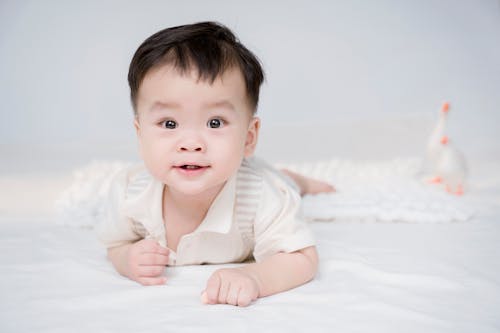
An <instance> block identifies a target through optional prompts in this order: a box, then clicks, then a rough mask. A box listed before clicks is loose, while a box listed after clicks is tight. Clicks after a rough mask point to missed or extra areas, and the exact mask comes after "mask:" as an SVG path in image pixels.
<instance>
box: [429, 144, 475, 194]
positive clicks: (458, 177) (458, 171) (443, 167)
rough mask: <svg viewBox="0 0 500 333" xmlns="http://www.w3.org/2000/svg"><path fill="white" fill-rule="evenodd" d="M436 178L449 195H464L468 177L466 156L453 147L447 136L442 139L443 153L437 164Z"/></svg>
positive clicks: (440, 153)
mask: <svg viewBox="0 0 500 333" xmlns="http://www.w3.org/2000/svg"><path fill="white" fill-rule="evenodd" d="M435 176H436V178H437V179H438V180H439V182H441V183H442V184H444V186H445V187H446V191H447V192H448V193H452V194H456V195H462V194H463V193H464V183H465V178H466V176H467V164H466V162H465V157H464V155H463V154H462V153H461V152H460V151H459V150H458V149H457V148H456V147H455V146H453V145H452V144H451V143H450V141H449V139H448V137H447V136H446V135H445V136H443V137H442V138H441V151H440V152H439V155H438V158H437V160H436V164H435Z"/></svg>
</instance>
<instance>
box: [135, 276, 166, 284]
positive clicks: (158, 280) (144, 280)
mask: <svg viewBox="0 0 500 333" xmlns="http://www.w3.org/2000/svg"><path fill="white" fill-rule="evenodd" d="M137 281H138V282H139V283H140V284H142V285H143V286H157V285H162V284H165V283H166V282H167V278H166V277H164V276H160V277H140V278H139V279H138V280H137Z"/></svg>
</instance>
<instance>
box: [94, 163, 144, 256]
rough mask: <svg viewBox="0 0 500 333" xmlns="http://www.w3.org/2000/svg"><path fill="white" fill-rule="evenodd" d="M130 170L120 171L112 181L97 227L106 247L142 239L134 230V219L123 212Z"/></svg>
mask: <svg viewBox="0 0 500 333" xmlns="http://www.w3.org/2000/svg"><path fill="white" fill-rule="evenodd" d="M128 171H129V170H127V169H126V170H122V171H120V172H118V173H117V174H116V175H115V176H114V177H113V179H112V181H111V183H110V188H109V193H108V196H107V201H106V203H105V205H104V207H105V211H104V214H103V219H102V220H101V221H100V223H99V225H98V227H97V236H98V238H99V240H100V241H101V242H102V243H103V244H104V245H105V246H106V248H111V247H116V246H121V245H124V244H127V243H131V242H134V241H136V240H138V239H140V238H141V237H140V235H139V234H137V233H136V232H135V231H134V228H133V224H132V220H131V219H130V218H128V217H127V216H125V215H124V214H123V209H122V207H123V204H124V202H125V195H126V190H127V186H128V178H129V177H128Z"/></svg>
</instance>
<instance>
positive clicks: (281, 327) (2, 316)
mask: <svg viewBox="0 0 500 333" xmlns="http://www.w3.org/2000/svg"><path fill="white" fill-rule="evenodd" d="M387 163H388V164H387ZM391 163H393V162H377V163H373V164H365V167H374V166H377V167H376V168H377V169H379V170H380V169H382V165H389V164H391ZM398 163H399V162H398ZM401 163H403V162H401ZM409 163H410V162H409ZM370 165H371V166H370ZM291 167H293V166H292V165H291ZM340 169H341V168H339V170H340ZM349 169H352V165H351V166H350V167H349ZM486 169H487V170H489V172H484V173H482V174H481V178H475V179H473V180H472V181H471V184H470V187H469V192H467V193H466V194H465V196H464V197H463V198H456V197H451V196H448V197H446V196H444V194H443V198H445V199H443V200H447V198H450V200H451V201H450V205H453V209H459V210H460V211H461V209H462V206H461V204H460V203H464V205H465V206H467V210H469V209H472V210H473V211H474V212H473V214H472V215H469V216H468V217H467V218H463V219H456V220H454V222H451V223H365V222H363V221H364V220H362V219H360V220H357V219H356V218H355V217H354V216H353V215H350V216H348V218H345V219H344V218H341V217H337V216H336V217H335V219H334V220H333V222H328V223H324V222H311V227H312V229H313V231H314V232H315V234H316V235H317V240H318V251H319V254H320V269H319V274H318V276H317V277H316V278H315V279H314V280H313V281H312V282H310V283H308V284H305V285H303V286H301V287H298V288H295V289H293V290H290V291H287V292H284V293H281V294H278V295H273V296H270V297H266V298H262V299H259V300H257V301H256V302H255V303H253V304H252V305H251V306H250V307H248V308H238V307H233V306H229V305H203V304H202V303H201V301H200V292H201V291H202V290H203V289H204V287H205V284H206V281H207V279H208V277H209V276H210V274H211V273H212V272H213V271H214V270H215V269H217V268H219V267H221V265H203V266H186V267H170V268H168V269H167V272H166V276H167V278H168V282H167V284H166V285H164V286H156V287H142V286H140V285H138V284H136V283H135V282H132V281H130V280H128V279H126V278H124V277H122V276H120V275H119V274H117V273H116V272H115V271H114V269H113V267H112V266H111V264H110V263H109V262H108V261H107V259H106V257H105V251H104V249H103V248H102V246H101V244H99V243H98V241H97V240H96V237H95V234H94V231H93V230H92V229H90V228H81V227H80V226H76V225H73V224H72V223H71V221H66V223H64V225H60V224H59V225H58V224H56V223H55V222H56V214H55V212H53V211H52V212H51V213H49V212H46V213H45V214H43V217H42V215H40V214H37V212H36V211H33V209H34V208H33V207H36V205H25V206H24V211H22V212H20V211H18V212H17V214H8V213H9V212H11V213H12V212H14V210H11V211H9V209H8V208H9V207H5V206H0V228H1V232H0V263H1V265H0V282H1V283H0V295H1V298H0V332H199V331H205V332H240V331H242V332H304V331H311V332H326V331H328V332H453V333H457V332H499V331H500V311H499V309H500V265H498V263H499V262H500V251H499V244H500V224H499V223H498V222H499V221H500V181H499V177H498V176H496V174H497V171H496V170H499V169H500V164H499V163H496V164H494V165H491V166H490V167H488V168H486ZM486 169H485V170H486ZM475 170H478V169H477V168H476V169H475ZM392 175H393V174H392ZM50 177H51V181H50V182H49V181H48V180H47V177H46V176H44V175H39V176H38V178H37V177H35V176H31V177H30V178H29V179H28V180H27V181H26V187H23V186H21V185H22V184H23V181H25V179H24V178H22V179H21V178H20V179H16V178H15V176H12V175H9V176H8V177H7V178H8V180H6V179H7V178H6V177H3V178H2V177H0V185H5V184H11V185H12V184H16V185H17V186H16V187H14V186H13V187H10V188H9V190H8V191H4V192H3V193H2V198H3V199H4V200H3V202H8V199H9V198H16V197H18V198H23V199H25V201H24V202H25V203H26V202H27V200H26V199H28V198H29V196H30V193H32V192H30V191H28V190H27V189H36V191H37V192H36V193H37V196H38V197H40V200H42V199H43V198H42V197H41V195H42V194H46V197H47V198H52V197H55V194H54V188H53V187H50V186H41V185H46V184H48V183H57V179H56V178H57V176H53V175H52V176H50ZM61 177H63V175H61ZM64 179H66V180H65V182H66V184H65V186H62V183H61V184H59V185H58V188H64V187H68V186H69V185H70V183H69V180H70V179H69V178H67V177H66V176H64ZM347 179H348V177H345V183H342V182H341V178H337V179H336V180H335V181H334V184H335V185H337V187H338V189H339V191H338V193H337V194H335V195H333V196H332V197H331V198H330V199H332V200H333V198H336V199H337V200H338V201H337V202H336V204H337V205H338V206H342V205H345V203H346V200H347V198H345V199H342V197H341V196H342V195H343V194H342V193H346V194H345V195H347V193H348V192H349V188H348V187H347V184H348V182H347ZM342 181H343V180H342ZM365 184H367V183H365ZM28 185H29V186H28ZM360 186H361V184H360ZM370 186H371V185H370ZM374 186H375V185H374ZM2 188H5V187H2ZM425 188H427V187H425ZM422 191H424V189H422ZM429 191H431V192H432V191H435V192H432V193H435V194H436V196H441V192H440V191H437V189H433V188H430V190H429ZM354 193H355V192H353V194H352V196H353V197H356V198H360V197H361V195H362V194H361V193H360V194H356V195H355V194H354ZM408 193H413V192H408ZM429 193H430V192H429ZM365 194H366V193H365ZM384 195H388V194H387V193H386V194H384ZM402 195H404V194H402ZM309 199H310V200H311V202H310V204H311V205H312V204H313V202H314V200H315V199H318V200H319V198H313V197H311V198H309ZM309 199H308V200H309ZM330 199H328V200H330ZM341 199H342V200H344V201H342V200H341ZM321 200H322V199H321ZM421 200H422V202H424V200H426V198H422V199H421ZM11 202H12V201H11ZM29 202H31V201H29ZM392 202H393V203H395V202H397V201H392ZM11 206H14V205H11ZM30 207H31V208H30ZM365 207H366V206H365ZM402 207H403V206H402ZM450 207H451V206H450ZM12 209H13V208H12ZM316 209H317V211H315V214H327V215H328V214H330V213H331V212H326V211H324V210H325V209H327V206H325V205H324V204H323V203H321V204H320V203H319V201H318V207H317V208H316ZM305 210H306V211H307V209H305ZM402 211H406V212H408V210H407V208H404V209H403V210H402ZM1 212H4V213H1ZM447 216H449V215H447ZM375 220H376V219H373V220H372V221H375ZM382 220H383V221H388V220H389V219H382ZM413 222H416V220H415V221H413ZM229 266H231V265H229Z"/></svg>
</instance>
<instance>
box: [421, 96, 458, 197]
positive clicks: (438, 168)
mask: <svg viewBox="0 0 500 333" xmlns="http://www.w3.org/2000/svg"><path fill="white" fill-rule="evenodd" d="M449 110H450V104H449V103H448V102H445V103H443V105H442V106H441V110H440V112H439V118H438V122H437V124H436V127H434V130H433V132H432V133H431V136H430V137H429V141H428V142H427V151H426V155H425V160H424V165H423V170H422V171H423V173H424V174H425V177H426V178H427V180H428V181H429V182H430V183H435V184H443V185H444V186H445V187H446V190H447V191H448V192H449V193H453V194H456V195H462V194H463V193H464V183H465V178H466V176H467V165H466V162H465V158H464V155H463V154H462V153H461V152H460V151H459V150H458V149H457V148H456V147H455V146H454V145H452V144H451V143H450V142H449V141H450V140H449V139H448V136H446V135H445V129H446V121H447V118H448V113H449Z"/></svg>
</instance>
